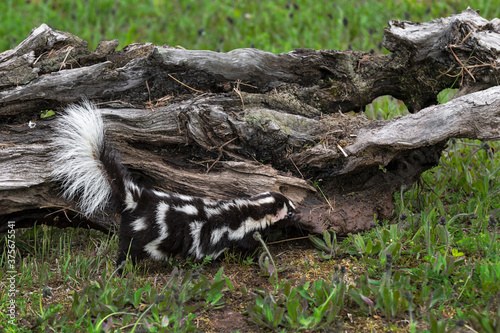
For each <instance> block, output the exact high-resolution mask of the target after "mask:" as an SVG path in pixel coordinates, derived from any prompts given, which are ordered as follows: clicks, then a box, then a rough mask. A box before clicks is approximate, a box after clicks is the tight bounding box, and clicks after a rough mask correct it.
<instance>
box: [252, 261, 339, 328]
mask: <svg viewBox="0 0 500 333" xmlns="http://www.w3.org/2000/svg"><path fill="white" fill-rule="evenodd" d="M344 275H345V267H343V266H342V267H340V268H339V267H336V269H335V273H334V274H333V275H332V279H331V281H324V280H316V281H314V282H312V283H310V282H306V281H300V282H299V283H298V285H297V286H296V287H293V286H292V285H293V281H287V282H284V283H282V284H281V285H280V288H279V290H278V292H277V293H275V294H274V295H270V294H265V295H264V296H259V295H256V296H255V297H254V302H253V303H252V304H250V305H249V306H248V308H247V311H248V314H249V315H250V318H251V320H252V321H253V322H255V323H257V324H260V325H262V326H265V327H267V328H270V329H277V328H278V327H283V328H290V329H292V330H294V331H297V330H311V329H314V330H316V329H323V328H325V327H328V326H330V325H331V324H332V323H333V322H334V321H335V319H336V318H337V316H338V314H339V312H340V310H341V309H342V308H343V306H344V298H345V295H346V293H347V287H346V283H345V281H344Z"/></svg>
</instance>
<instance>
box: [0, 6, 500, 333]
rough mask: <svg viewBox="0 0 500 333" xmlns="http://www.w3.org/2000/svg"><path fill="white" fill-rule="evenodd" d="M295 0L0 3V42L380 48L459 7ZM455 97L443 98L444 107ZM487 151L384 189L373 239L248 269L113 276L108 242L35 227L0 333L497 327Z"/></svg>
mask: <svg viewBox="0 0 500 333" xmlns="http://www.w3.org/2000/svg"><path fill="white" fill-rule="evenodd" d="M295 4H296V6H294V3H293V2H288V1H274V2H268V1H251V2H250V1H249V2H235V1H225V0H224V1H217V2H215V3H213V2H208V1H207V2H201V1H185V2H182V3H181V2H174V1H172V2H168V1H154V0H150V1H138V0H136V1H121V0H115V1H65V0H59V1H42V0H32V1H30V2H29V3H28V2H26V1H4V2H2V3H0V34H1V35H2V36H4V38H2V39H0V49H2V50H4V49H9V48H12V47H15V46H16V45H17V44H18V43H19V42H20V41H21V40H23V39H24V38H25V37H26V36H27V34H28V33H29V31H30V30H31V29H32V28H33V27H35V26H38V25H39V24H41V23H43V22H45V23H47V24H49V25H50V26H52V27H53V28H55V29H58V30H65V31H69V32H71V33H73V34H75V35H77V36H79V37H82V38H84V39H85V40H88V41H89V43H90V45H89V47H90V48H91V49H93V48H95V46H96V45H97V43H98V42H99V40H102V39H104V40H110V39H114V38H118V39H119V41H120V47H123V46H125V45H127V44H130V43H133V42H147V41H149V42H153V43H156V44H171V45H182V46H183V47H185V48H188V49H211V50H221V51H228V50H231V49H234V48H238V47H252V46H253V47H257V48H260V49H264V50H268V51H271V52H276V53H279V52H288V51H290V50H292V49H294V48H298V47H306V48H316V49H347V48H349V47H352V48H353V49H357V50H364V51H369V50H371V49H373V50H374V51H375V52H383V50H381V49H380V41H381V38H382V30H383V28H384V27H385V26H386V22H387V21H388V20H390V19H410V20H414V21H427V20H430V19H435V18H439V17H441V16H448V15H450V14H452V13H455V12H459V11H461V10H463V9H465V7H466V5H464V4H463V3H462V2H461V1H441V2H431V1H406V0H401V1H395V2H392V1H383V2H381V1H373V0H366V1H358V2H352V1H335V2H332V1H308V2H306V1H296V2H295ZM468 5H470V6H471V7H472V8H474V9H481V14H482V16H483V17H485V18H487V19H492V18H494V17H498V16H500V8H499V6H498V4H497V3H496V1H492V0H490V1H486V0H483V1H471V2H469V3H468ZM202 29H203V30H202ZM452 94H453V91H444V92H443V93H442V94H441V96H440V101H441V102H446V101H447V100H449V98H451V96H452ZM365 113H366V115H367V116H368V117H369V118H371V119H381V120H382V119H389V118H392V117H394V116H399V115H405V114H406V113H407V110H406V107H405V106H404V104H402V103H401V102H398V101H396V100H394V99H392V98H387V97H384V98H380V99H377V100H376V101H374V102H373V103H372V104H371V105H370V106H368V107H367V109H366V112H365ZM499 149H500V144H499V143H498V142H489V143H482V142H479V141H470V140H450V141H449V143H448V148H447V149H446V150H445V151H444V152H443V154H442V157H441V160H440V165H439V166H438V167H435V168H433V169H431V170H429V171H427V172H425V173H424V174H423V175H422V177H421V179H420V181H419V182H418V183H417V184H415V185H414V186H413V187H412V188H409V189H401V191H398V192H397V193H395V194H394V198H395V200H396V207H397V208H396V212H395V216H396V217H395V218H394V219H393V220H391V221H375V222H376V223H377V225H378V226H377V227H376V228H374V229H372V230H371V231H367V232H364V233H360V234H357V235H349V236H348V237H346V238H344V239H343V240H342V239H340V238H339V237H336V235H334V234H332V233H325V234H324V235H319V236H316V238H314V239H313V242H311V243H307V241H302V243H301V242H300V241H298V242H297V243H295V242H291V243H289V244H286V243H285V244H284V245H282V246H278V245H272V246H269V250H270V252H271V253H270V254H269V255H262V256H261V257H260V259H259V260H256V259H252V258H244V257H242V256H240V255H234V254H231V253H229V254H227V255H226V258H225V259H223V261H222V263H221V262H219V263H215V264H211V263H209V262H204V263H191V262H190V261H176V260H171V261H170V262H169V263H163V264H159V263H154V262H148V263H146V264H145V265H139V266H138V267H135V268H133V267H130V266H128V267H126V272H127V274H126V275H125V277H124V278H120V277H118V276H117V274H116V272H115V267H114V259H115V255H116V249H117V239H116V237H115V236H109V235H104V234H102V233H99V232H96V231H88V230H82V229H64V230H59V229H55V228H49V227H46V226H38V227H35V228H31V229H26V230H18V231H17V232H16V234H15V246H14V252H15V269H14V272H15V273H10V271H11V270H9V269H2V270H0V281H1V290H2V293H1V296H0V330H2V331H6V332H17V331H19V332H42V331H44V332H45V331H47V332H50V331H55V332H68V331H71V332H120V331H121V332H123V331H125V332H131V331H134V332H135V331H137V332H139V331H150V332H164V331H172V332H173V331H176V332H183V331H213V332H217V331H220V329H218V328H217V327H218V326H217V324H220V323H221V322H223V321H224V320H223V319H224V318H226V317H231V318H235V317H234V316H235V314H242V316H243V318H245V319H246V320H248V322H246V321H244V322H242V321H240V322H238V324H239V326H238V325H237V326H233V327H232V330H233V331H236V330H240V331H260V330H264V329H267V330H269V331H281V330H285V331H306V330H318V329H322V328H323V329H325V328H329V329H332V330H336V329H338V328H339V327H343V329H344V330H346V331H352V332H357V331H361V330H365V331H398V332H399V331H403V332H407V331H417V330H418V331H429V332H444V331H445V330H452V329H454V328H456V329H457V331H458V329H464V330H470V329H474V330H475V331H477V332H498V331H499V326H500V308H499V306H498V303H499V301H500V299H499V298H500V295H499V291H500V255H499V251H500V248H499V247H500V245H499V238H500V236H499V233H498V226H497V225H495V223H494V222H495V220H493V219H491V218H490V216H491V213H492V211H493V210H495V209H499V208H500V199H499V194H500V160H499V158H498V151H499ZM497 218H499V217H498V216H497ZM7 236H8V234H5V235H0V247H1V248H2V249H5V251H3V252H2V255H1V256H0V266H2V268H4V267H5V268H8V266H9V265H8V264H9V262H8V261H7V260H8V259H9V258H8V257H7V253H8V252H7V250H9V249H10V248H9V247H8V246H9V243H8V242H7ZM304 242H306V243H304ZM313 245H315V246H317V247H318V249H317V250H314V247H313ZM271 258H273V259H274V260H271ZM221 267H224V268H223V269H221ZM10 277H14V286H15V288H16V289H17V292H15V293H14V295H15V296H14V297H11V296H10V295H9V293H10V289H9V288H10V282H9V281H10V280H9V278H10ZM10 300H15V302H16V303H15V307H16V310H17V314H16V325H14V326H13V325H10V324H9V323H8V320H9V319H10V318H9V316H8V313H9V312H8V310H9V309H8V304H9V301H10ZM348 314H350V315H352V318H353V321H352V322H351V320H349V319H348ZM464 326H465V327H464ZM229 330H231V329H229Z"/></svg>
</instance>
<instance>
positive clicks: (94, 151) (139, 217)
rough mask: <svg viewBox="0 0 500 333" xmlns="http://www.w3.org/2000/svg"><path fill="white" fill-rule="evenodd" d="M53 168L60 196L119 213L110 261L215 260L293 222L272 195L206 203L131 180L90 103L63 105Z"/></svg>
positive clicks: (291, 212) (294, 213) (281, 199)
mask: <svg viewBox="0 0 500 333" xmlns="http://www.w3.org/2000/svg"><path fill="white" fill-rule="evenodd" d="M54 131H55V136H54V137H53V146H54V148H55V149H54V153H53V158H52V162H53V165H52V166H53V171H52V173H51V177H52V179H53V180H55V181H57V182H59V183H60V184H61V188H62V195H63V197H64V198H66V199H77V202H78V203H77V205H78V207H79V209H80V210H81V213H82V214H84V215H86V216H93V215H95V214H96V213H98V212H99V211H102V210H103V209H105V208H109V207H112V209H113V210H114V211H115V212H117V213H120V214H121V224H120V231H119V246H118V260H117V265H118V266H120V265H121V264H122V263H123V262H124V261H125V260H126V258H127V255H129V256H130V257H131V259H132V260H133V262H134V263H136V262H137V261H138V260H141V259H143V258H147V257H150V258H153V259H157V260H161V259H168V258H169V257H170V256H173V255H176V254H181V255H182V256H183V257H184V258H186V257H192V258H194V259H195V260H201V259H203V258H204V257H205V256H212V258H213V259H215V258H217V257H218V256H219V255H220V254H221V253H223V252H224V250H225V249H226V248H228V247H236V248H240V249H242V250H246V251H251V250H254V249H255V248H256V247H257V246H258V243H257V241H256V240H254V238H253V234H254V232H255V231H259V232H261V233H263V234H267V233H268V232H269V230H270V228H271V227H276V228H284V227H286V226H289V225H296V224H297V223H298V221H299V220H300V217H301V216H300V213H299V212H298V210H297V209H296V208H295V206H294V204H293V203H292V201H291V200H289V199H288V198H286V197H285V196H284V195H282V194H280V193H275V192H265V193H261V194H257V195H254V196H252V197H249V198H239V199H233V200H213V201H212V200H207V199H204V198H199V197H192V196H186V195H179V194H173V193H166V192H162V191H158V190H155V189H151V188H147V187H144V186H141V185H140V184H136V182H134V181H133V179H132V177H131V175H130V173H129V171H128V170H127V169H126V168H125V166H124V165H123V164H122V163H121V158H120V155H119V153H118V152H117V151H116V150H114V148H113V147H112V146H111V145H110V144H109V142H107V140H106V130H105V127H104V123H103V120H102V117H101V114H100V112H99V110H98V109H97V108H96V106H95V105H94V104H92V103H91V102H89V101H83V102H82V103H81V104H73V105H70V106H68V107H67V108H66V109H65V112H64V114H63V115H62V116H59V117H58V118H57V120H56V122H55V126H54Z"/></svg>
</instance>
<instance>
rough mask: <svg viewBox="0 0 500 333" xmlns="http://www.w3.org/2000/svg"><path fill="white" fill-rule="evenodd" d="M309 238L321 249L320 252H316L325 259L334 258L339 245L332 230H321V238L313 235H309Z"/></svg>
mask: <svg viewBox="0 0 500 333" xmlns="http://www.w3.org/2000/svg"><path fill="white" fill-rule="evenodd" d="M309 240H310V241H311V242H312V243H313V245H314V246H315V247H316V248H317V249H318V250H321V252H319V251H317V253H318V255H319V256H320V257H321V258H322V259H325V260H329V259H332V258H335V256H336V255H337V251H339V250H340V245H339V244H338V242H337V235H336V234H335V231H333V230H325V231H323V239H320V238H319V237H317V236H314V235H309Z"/></svg>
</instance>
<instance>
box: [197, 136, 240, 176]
mask: <svg viewBox="0 0 500 333" xmlns="http://www.w3.org/2000/svg"><path fill="white" fill-rule="evenodd" d="M237 138H238V137H235V138H232V139H231V140H229V141H227V142H225V143H224V144H223V145H222V146H220V147H218V148H217V149H218V150H219V156H217V159H216V160H215V161H214V162H213V163H212V165H210V167H209V168H208V169H207V172H206V173H205V174H208V173H209V172H210V170H211V169H212V168H213V166H214V165H215V164H216V163H217V162H219V160H220V158H221V157H222V153H223V152H224V151H223V150H222V149H223V148H224V147H225V146H227V145H228V144H230V143H231V142H233V141H234V140H236V139H237Z"/></svg>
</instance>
